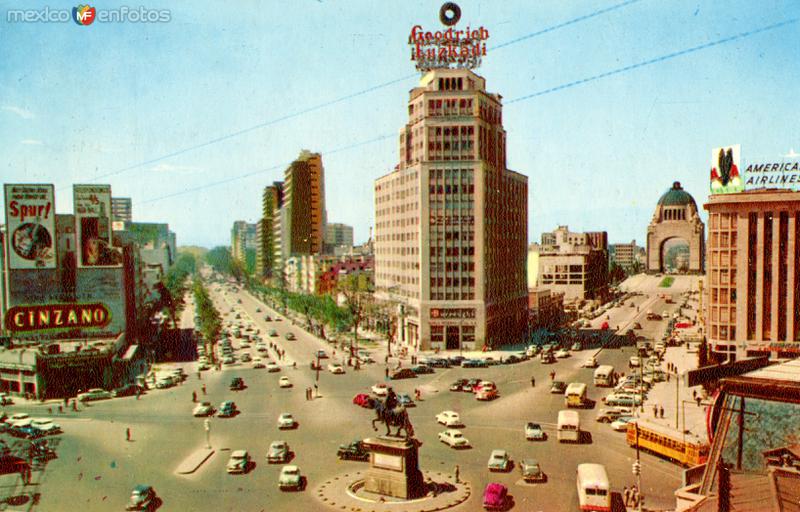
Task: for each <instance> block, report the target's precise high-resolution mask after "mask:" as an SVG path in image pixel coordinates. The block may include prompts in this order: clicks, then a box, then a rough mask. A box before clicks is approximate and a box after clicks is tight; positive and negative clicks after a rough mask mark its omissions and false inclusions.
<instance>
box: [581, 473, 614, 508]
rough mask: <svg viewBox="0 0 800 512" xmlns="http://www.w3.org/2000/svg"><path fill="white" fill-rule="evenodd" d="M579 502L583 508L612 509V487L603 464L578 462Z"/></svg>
mask: <svg viewBox="0 0 800 512" xmlns="http://www.w3.org/2000/svg"><path fill="white" fill-rule="evenodd" d="M578 503H579V504H580V508H581V510H605V511H609V512H610V511H611V487H610V486H609V484H608V474H607V473H606V468H605V466H603V465H602V464H578Z"/></svg>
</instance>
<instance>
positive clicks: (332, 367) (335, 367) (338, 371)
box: [328, 364, 344, 375]
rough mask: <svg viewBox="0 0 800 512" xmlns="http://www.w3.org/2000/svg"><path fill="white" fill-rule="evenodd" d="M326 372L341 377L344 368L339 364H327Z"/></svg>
mask: <svg viewBox="0 0 800 512" xmlns="http://www.w3.org/2000/svg"><path fill="white" fill-rule="evenodd" d="M328 371H329V372H331V373H332V374H334V375H343V374H344V368H343V367H342V365H340V364H329V365H328Z"/></svg>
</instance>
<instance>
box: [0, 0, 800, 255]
mask: <svg viewBox="0 0 800 512" xmlns="http://www.w3.org/2000/svg"><path fill="white" fill-rule="evenodd" d="M55 3H56V2H52V3H50V4H48V3H43V2H38V1H27V0H26V1H23V0H17V1H16V2H3V4H2V7H1V9H2V12H1V15H2V18H0V43H2V44H0V154H1V155H2V156H3V162H2V163H0V165H1V166H2V167H0V168H1V169H2V181H3V182H45V183H54V184H55V185H56V190H57V192H56V207H57V210H58V211H60V212H69V211H71V209H72V192H71V186H72V184H73V183H76V182H98V183H110V184H111V186H112V190H113V194H114V195H115V196H130V197H132V198H133V211H134V219H135V220H140V221H159V222H168V223H169V224H170V226H171V227H172V229H173V230H174V231H176V233H177V236H178V242H179V244H190V243H191V244H200V245H206V246H211V245H215V244H220V243H224V244H228V243H229V242H230V227H231V224H232V222H233V221H234V220H237V219H244V220H248V221H251V222H253V221H255V220H256V219H257V218H258V217H259V216H260V211H261V191H262V189H263V187H264V186H265V185H267V184H269V183H271V182H272V181H274V180H278V179H281V178H282V176H283V169H284V167H285V166H286V164H288V163H289V162H290V161H291V160H292V159H294V158H295V157H296V156H297V154H298V153H299V151H300V150H301V149H303V148H307V149H310V150H312V151H319V152H321V153H322V155H323V162H324V165H325V174H326V184H325V186H326V201H327V209H328V219H329V221H330V222H344V223H347V224H351V225H353V226H354V227H355V236H356V240H357V241H363V240H364V239H366V237H367V234H368V229H369V226H371V225H372V222H373V217H374V215H373V193H372V191H373V182H374V180H375V178H377V177H379V176H381V175H383V174H385V173H387V172H389V171H390V170H391V169H392V168H393V167H394V165H395V164H396V163H397V160H398V155H397V133H398V130H399V129H400V127H401V126H402V125H403V124H404V123H405V121H406V119H407V115H406V102H407V100H408V91H409V90H410V89H411V88H413V87H414V86H415V84H416V82H417V80H418V78H419V75H418V74H417V73H416V72H415V71H414V67H413V64H412V63H411V62H410V60H409V55H410V52H409V49H408V46H407V39H408V35H409V32H410V30H411V28H412V27H413V26H414V25H416V24H421V25H423V26H424V27H426V28H428V27H429V28H431V29H436V28H439V27H441V25H440V23H439V21H438V11H439V7H440V6H441V4H442V2H441V1H439V2H413V1H402V2H400V1H398V2H357V1H341V0H322V1H316V0H307V1H300V0H298V1H292V2H289V1H286V2H256V1H247V2H244V1H242V2H227V3H225V2H204V1H193V2H183V3H181V4H177V3H175V2H170V3H167V2H157V1H150V0H145V2H144V3H141V5H144V7H146V8H148V9H169V10H170V13H169V15H170V21H169V22H168V23H131V22H128V23H102V22H100V21H97V22H95V23H93V24H92V25H89V26H79V25H78V24H76V23H74V22H72V21H69V22H66V23H9V22H8V17H7V10H8V9H18V8H22V7H24V8H27V9H42V8H44V7H46V6H48V5H49V6H50V9H56V8H57V7H56V6H55V5H54V4H55ZM458 3H459V5H460V6H461V8H462V12H463V16H462V21H461V23H460V24H459V26H461V25H465V24H469V25H471V26H473V27H475V26H480V25H483V26H485V27H486V28H488V30H489V31H490V38H489V41H488V46H489V48H490V49H491V48H493V47H496V46H499V47H498V48H497V49H494V50H490V52H489V55H488V56H487V57H486V58H485V59H484V62H483V65H482V66H481V68H480V69H479V70H478V73H479V74H481V75H483V76H484V77H485V78H486V81H487V86H488V89H489V90H490V91H492V92H497V93H499V94H501V95H502V96H503V98H504V100H503V101H504V103H505V107H504V124H505V128H506V130H507V132H508V164H509V167H510V168H511V169H513V170H516V171H518V172H521V173H523V174H526V175H527V176H528V177H529V188H530V193H529V219H528V222H529V234H528V237H529V239H530V240H537V239H538V238H539V235H540V233H541V232H542V231H549V230H552V229H553V228H555V227H556V226H557V225H558V224H568V225H569V226H570V228H572V229H573V230H581V231H583V230H607V231H608V233H609V239H610V241H611V242H627V241H630V240H631V239H634V238H635V239H636V240H637V241H639V242H640V243H643V242H644V239H645V233H646V227H647V224H648V223H649V221H650V217H651V215H652V211H653V208H654V206H655V202H656V201H657V199H658V197H659V196H660V195H661V194H662V193H663V192H664V191H665V190H667V189H668V188H669V187H670V185H671V184H672V181H674V180H679V181H681V182H682V183H683V184H684V187H685V188H686V189H687V190H688V191H689V192H690V193H692V194H693V195H694V197H695V198H696V200H697V201H698V203H700V204H701V205H702V203H703V202H704V201H705V200H706V198H707V196H708V179H707V176H708V167H709V160H710V153H711V148H713V147H715V146H720V145H727V144H735V143H740V144H741V145H742V159H743V161H745V162H746V161H776V160H779V159H780V158H781V155H785V154H787V153H789V151H790V149H792V148H794V149H796V150H800V140H798V139H799V137H798V128H797V118H798V104H797V102H798V98H799V97H800V95H799V94H798V92H800V86H798V85H797V76H800V59H798V54H797V52H798V43H797V33H798V28H799V27H800V23H798V22H797V18H798V17H800V4H798V3H797V2H793V1H786V2H766V1H764V2H762V1H759V2H751V1H698V0H695V1H691V2H690V1H684V0H671V1H669V2H664V1H660V0H628V1H624V0H601V1H590V0H558V1H535V2H531V1H525V2H509V1H503V2H498V1H496V0H495V1H478V0H471V1H467V0H462V1H459V2H458ZM262 4H263V5H262ZM64 5H65V8H68V9H71V7H72V6H73V5H67V4H64ZM92 5H94V6H95V7H97V8H98V9H108V8H113V7H115V6H117V5H131V6H136V7H137V8H138V6H139V5H140V2H133V3H129V4H125V3H122V4H113V3H110V2H109V3H104V4H103V5H99V4H92ZM266 6H269V7H266ZM787 21H790V22H789V23H785V24H783V25H781V26H777V27H773V26H774V25H776V24H779V23H782V22H787ZM769 27H773V28H769ZM764 28H767V30H761V29H764ZM740 34H741V35H742V36H741V37H739V38H736V39H733V40H730V41H727V42H724V43H721V44H711V45H710V46H704V45H709V43H715V42H718V41H722V40H726V39H728V38H730V37H732V36H737V35H740ZM520 38H522V39H520ZM505 43H511V44H505ZM685 50H693V51H689V52H686V53H681V52H684V51H685ZM661 57H665V59H663V60H662V59H660V58H661ZM639 63H647V64H646V65H643V66H635V65H636V64H639ZM630 66H633V67H630ZM615 71H619V72H615ZM593 77H597V78H595V79H591V78H593ZM584 79H590V80H587V81H585V82H579V81H581V80H584ZM576 82H579V83H576ZM569 84H574V85H570V86H568V87H563V88H562V87H561V86H564V85H569ZM364 91H366V92H364ZM336 100H340V101H336ZM331 102H333V103H332V104H331ZM320 105H324V106H322V107H320V108H314V107H319V106H320ZM701 208H702V206H701Z"/></svg>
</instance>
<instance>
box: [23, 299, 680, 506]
mask: <svg viewBox="0 0 800 512" xmlns="http://www.w3.org/2000/svg"><path fill="white" fill-rule="evenodd" d="M212 295H213V297H214V300H215V301H216V302H217V304H218V306H219V309H220V310H221V311H222V312H224V313H226V314H230V313H229V312H230V309H231V307H234V306H233V305H234V304H236V302H237V300H239V299H241V301H242V304H241V305H238V304H237V305H236V306H235V307H236V308H241V309H242V310H243V311H244V313H245V314H243V315H242V316H250V317H251V318H252V319H253V321H254V322H255V324H256V327H257V328H259V329H260V330H261V335H262V337H264V339H265V340H271V341H273V342H276V343H279V344H280V345H281V346H282V347H283V348H284V349H285V350H286V354H287V361H286V362H283V363H282V364H284V365H285V366H283V368H282V370H281V371H280V372H278V373H268V372H267V371H266V370H261V369H258V370H257V369H252V368H250V366H251V364H245V365H242V366H238V367H233V368H225V369H223V370H222V371H220V372H217V371H208V372H203V375H202V380H198V378H197V375H196V373H195V372H194V371H191V370H193V368H194V366H193V365H192V364H189V365H188V367H187V373H189V378H188V380H187V381H186V382H185V383H184V384H182V385H180V386H178V387H174V388H171V389H167V390H152V391H150V392H148V394H147V395H144V396H142V398H141V400H136V398H120V399H114V400H106V401H102V402H94V403H92V404H91V405H90V406H88V407H84V408H82V410H81V411H80V412H77V413H75V412H69V413H65V414H61V415H59V414H58V413H55V414H54V415H53V416H54V417H55V418H56V420H57V421H58V422H60V423H61V425H62V426H63V428H64V432H65V433H64V434H63V435H62V437H63V440H62V443H61V445H60V447H59V457H58V459H56V460H54V461H52V462H51V463H50V464H49V466H48V467H47V470H46V472H45V473H44V474H43V475H42V482H41V483H40V484H39V485H38V486H37V491H38V492H40V493H41V501H40V505H39V508H38V510H47V511H51V510H52V511H58V510H78V509H80V510H82V511H85V512H90V511H106V510H121V509H123V508H124V505H125V503H126V501H127V497H128V495H129V493H130V490H131V488H132V487H133V486H134V485H135V484H137V483H148V484H151V485H153V486H154V487H155V489H156V491H157V492H158V494H159V496H161V497H162V499H163V504H162V506H161V508H160V509H159V510H165V511H166V510H181V511H183V510H198V511H199V510H230V511H249V510H253V511H259V510H316V509H323V506H322V504H321V503H320V502H319V501H317V500H316V498H315V497H314V496H313V493H312V490H313V489H314V487H315V486H316V485H318V484H320V483H322V482H323V481H324V480H327V479H328V478H331V477H333V476H336V475H338V474H341V473H344V472H347V471H352V470H353V469H354V468H356V467H366V464H365V463H361V462H342V461H338V460H337V458H336V449H337V447H338V445H339V444H340V443H345V442H348V441H350V440H353V439H357V438H365V437H368V436H372V435H375V432H373V430H372V428H371V425H370V420H371V419H372V417H373V413H372V411H370V410H367V409H362V408H359V407H357V406H355V405H353V404H352V403H351V400H352V397H353V395H354V394H356V393H358V392H368V390H369V387H370V386H371V385H372V384H374V383H376V382H382V381H383V380H384V365H383V364H374V365H367V366H365V367H362V369H361V370H360V371H353V370H352V369H350V368H348V369H347V370H348V372H347V374H346V375H332V374H330V373H328V372H321V373H320V381H319V389H320V394H321V397H320V398H317V399H315V400H313V401H307V400H306V399H305V393H304V389H305V388H306V387H309V386H313V384H314V378H315V372H313V371H311V370H310V369H309V365H308V362H309V361H310V359H311V358H312V355H313V353H314V352H315V351H316V350H317V349H319V348H325V349H326V350H327V351H328V353H329V354H332V350H331V348H330V347H329V346H327V345H326V344H325V343H324V342H322V341H320V340H318V339H316V338H314V337H312V336H310V335H308V334H307V333H305V332H304V331H302V330H301V329H300V328H298V327H296V326H293V325H292V324H291V323H290V322H289V321H287V320H285V319H284V320H283V321H280V322H275V321H273V322H269V323H268V322H265V321H264V319H263V317H264V315H265V314H267V313H268V314H270V315H273V316H274V315H275V313H274V311H272V310H270V309H268V308H266V307H265V306H264V305H263V304H261V303H260V302H258V301H257V300H256V299H255V298H253V297H252V296H250V295H249V294H247V293H235V294H227V295H226V296H223V295H221V294H220V293H217V292H215V291H214V292H212ZM633 300H634V302H636V303H637V304H639V305H640V308H639V309H640V312H639V313H638V314H637V313H636V309H635V307H634V308H630V307H628V306H625V307H621V308H618V309H615V310H611V311H609V313H608V314H609V316H610V320H609V322H610V324H611V325H612V326H615V325H616V324H617V323H620V324H622V323H624V322H632V321H636V320H637V317H639V316H643V315H644V314H645V312H646V310H647V309H652V310H653V311H657V312H661V311H663V310H664V309H669V308H671V309H673V310H674V309H675V308H676V307H677V306H676V305H675V304H670V305H667V304H665V303H663V301H662V300H661V299H655V300H653V299H652V298H648V297H635V298H634V299H633ZM678 302H679V301H678ZM256 308H261V309H262V310H263V311H262V312H261V313H257V312H256ZM640 321H641V323H642V326H643V327H644V329H643V330H642V334H643V335H645V336H649V337H654V338H660V336H661V334H662V333H663V329H664V325H665V322H647V321H644V320H643V319H642V320H640ZM271 328H274V329H276V330H277V331H278V333H279V335H280V336H279V337H277V338H269V337H268V336H266V333H267V332H268V330H269V329H271ZM288 331H292V332H293V333H294V334H295V335H296V336H297V340H295V341H287V340H285V337H284V335H285V333H286V332H288ZM234 345H236V344H235V343H234ZM252 352H253V353H254V354H255V350H254V349H253V350H252ZM270 355H271V356H272V359H273V360H274V359H275V357H274V356H275V354H274V352H270ZM590 355H591V353H590V352H588V351H582V352H575V353H573V355H572V357H570V358H568V359H564V360H559V361H558V362H557V363H555V364H553V365H543V364H541V363H540V362H539V360H538V359H534V360H531V361H527V362H524V363H520V364H516V365H505V366H494V367H490V368H483V369H462V368H453V369H446V370H437V371H436V373H435V374H433V375H426V376H421V377H420V378H417V379H410V380H406V381H397V382H394V383H393V386H394V388H395V389H396V390H397V391H398V392H407V393H409V394H410V395H412V396H413V390H414V388H416V387H419V388H421V389H422V396H423V400H422V401H421V402H419V403H418V404H417V405H416V406H415V407H412V408H410V409H409V415H410V418H411V421H412V423H413V425H414V428H415V430H416V435H417V438H418V439H420V440H421V441H422V442H423V445H422V446H421V448H420V466H421V467H422V468H423V469H432V470H440V471H446V472H452V470H453V468H454V466H455V465H456V464H458V465H459V467H460V473H461V478H462V479H464V480H466V481H468V482H470V484H471V485H472V487H473V493H472V496H471V498H470V499H469V500H468V501H467V502H466V503H465V504H463V505H461V506H460V507H459V510H478V509H480V508H481V507H480V499H481V495H482V490H483V488H484V487H485V485H486V484H487V483H489V482H502V483H505V484H506V485H508V486H509V489H510V494H511V495H512V496H513V497H514V501H515V504H516V508H517V509H519V510H553V511H555V510H575V509H576V508H577V494H576V489H575V468H576V466H577V465H578V464H579V463H582V462H600V463H602V464H604V465H605V466H606V468H607V470H608V473H609V477H610V480H611V484H612V487H613V488H614V489H615V490H617V491H621V489H622V487H623V486H625V485H631V484H632V483H633V476H632V473H631V464H632V462H633V461H634V458H635V452H634V450H632V449H631V448H629V447H628V446H627V445H626V443H625V435H624V434H622V433H617V432H613V431H612V430H611V429H610V428H609V426H608V425H604V424H599V423H596V422H595V421H594V418H595V416H596V413H597V408H599V406H598V407H596V408H595V409H594V410H591V409H585V410H580V413H579V414H580V417H581V422H582V428H583V429H584V430H585V431H587V432H588V433H589V435H590V438H591V442H590V443H588V444H580V445H567V444H559V443H558V442H557V441H556V439H555V437H556V436H555V423H556V417H557V414H558V411H559V410H560V409H563V408H564V404H563V396H562V395H555V394H550V393H549V385H548V384H549V381H550V377H549V373H550V372H551V371H555V372H556V380H563V381H566V382H573V381H581V382H586V383H589V384H590V386H589V397H590V398H592V399H594V400H597V401H598V402H599V400H600V398H601V397H602V396H604V395H605V394H607V393H608V390H607V389H604V388H595V387H594V385H592V384H591V379H592V371H593V370H591V369H584V368H580V365H581V363H582V362H583V361H584V360H585V359H586V358H588V357H589V356H590ZM631 355H633V351H632V349H631V348H628V349H623V350H619V349H615V350H604V351H602V352H601V353H600V354H599V355H598V360H599V363H600V364H612V365H614V366H615V368H617V369H618V371H627V360H628V357H630V356H631ZM340 356H341V354H340V353H339V352H337V357H340ZM376 359H378V360H379V361H383V357H382V356H381V357H380V358H376ZM291 361H297V362H298V365H297V369H293V368H292V367H291V366H290V365H289V363H290V362H291ZM326 363H327V361H323V367H324V366H325V365H326ZM282 375H287V376H288V377H289V378H290V379H291V381H292V382H293V384H294V387H293V388H290V389H280V388H279V387H278V379H279V377H280V376H282ZM233 376H240V377H243V378H244V380H245V382H246V384H247V388H246V389H245V390H243V391H239V392H232V391H229V390H228V383H229V381H230V378H231V377H233ZM460 377H482V378H486V379H491V380H494V381H495V382H496V383H497V385H498V387H499V390H500V397H499V398H498V399H496V400H494V401H492V402H488V403H487V402H478V401H477V400H475V398H474V396H473V395H472V394H471V393H463V392H458V393H455V392H450V391H448V389H447V388H448V386H449V384H450V383H451V382H452V381H454V380H455V379H457V378H460ZM531 377H534V378H535V379H536V386H535V387H531ZM202 384H205V385H206V388H207V395H206V396H205V397H204V396H202V391H201V385H202ZM192 391H194V392H196V393H197V394H198V395H200V397H199V398H200V399H205V400H209V401H211V402H212V403H214V404H215V405H218V404H219V402H221V401H223V400H234V401H235V402H236V404H237V405H238V407H239V409H240V410H241V414H239V415H238V416H236V417H234V418H230V419H222V418H212V419H211V444H212V445H213V447H214V448H215V449H216V453H215V455H214V456H213V457H212V458H211V459H209V460H208V461H207V462H206V463H205V464H203V466H202V467H201V468H200V469H199V470H198V471H197V472H196V473H194V474H192V475H186V476H183V475H178V474H176V473H175V470H176V468H177V466H178V465H179V464H180V463H181V461H182V460H184V459H185V458H186V457H188V456H189V455H190V454H191V453H192V452H194V451H195V450H197V449H199V448H201V447H203V446H204V445H205V433H204V431H203V420H202V419H200V418H194V417H192V415H191V410H192V408H193V406H194V404H193V403H192V397H191V395H192ZM47 406H52V405H50V404H49V405H46V406H28V407H26V406H22V405H20V406H15V407H13V409H15V410H25V411H31V412H34V411H35V412H36V415H44V416H47V411H46V410H43V409H46V407H47ZM448 409H450V410H454V411H457V412H459V413H460V414H461V418H462V420H463V421H464V422H465V424H466V427H465V428H463V429H462V430H463V432H464V435H465V436H466V437H467V438H468V439H469V440H470V442H471V444H472V448H471V449H469V450H460V451H456V450H452V449H450V448H448V447H447V446H446V445H444V444H441V443H439V442H438V440H437V433H438V432H439V431H441V430H443V429H444V427H442V426H441V425H439V424H437V423H436V421H435V419H434V416H435V415H436V414H437V413H439V412H441V411H443V410H448ZM282 412H290V413H292V414H294V416H295V418H296V419H297V420H298V422H299V428H297V429H296V430H291V431H279V430H278V428H277V425H276V421H277V417H278V415H279V414H280V413H282ZM526 421H535V422H539V423H542V424H543V425H544V427H545V430H546V431H547V433H548V434H549V438H548V439H547V440H546V441H544V442H530V441H525V439H524V434H523V425H524V423H525V422H526ZM126 428H130V429H131V433H132V441H131V442H128V441H126V440H125V430H126ZM279 439H282V440H286V441H287V442H288V443H289V445H290V448H291V450H292V452H293V453H294V459H293V460H292V463H294V464H297V465H299V466H300V469H301V471H302V473H303V475H305V476H306V478H307V480H308V488H307V490H305V491H304V492H297V493H284V492H280V491H279V490H278V489H277V479H278V474H279V470H280V466H281V465H280V464H277V465H270V464H267V462H266V459H265V456H266V451H267V448H268V446H269V444H270V442H271V441H273V440H279ZM495 448H503V449H506V450H508V451H509V453H510V455H511V457H512V459H513V460H514V461H519V460H521V459H523V458H536V459H538V460H539V461H540V463H541V464H542V467H543V470H544V471H545V473H546V474H547V476H548V481H547V483H544V484H533V485H529V484H524V483H522V482H521V481H520V475H519V470H518V468H517V467H516V466H515V467H514V469H513V471H511V472H510V473H505V474H503V473H490V472H489V471H488V470H487V468H486V462H487V460H488V457H489V453H490V452H491V450H492V449H495ZM237 449H246V450H248V451H249V452H250V454H251V456H252V457H253V459H254V461H255V463H256V465H255V467H254V468H253V469H252V470H251V471H250V472H249V473H248V474H245V475H228V474H227V473H226V472H225V464H226V463H227V460H228V456H229V454H230V451H231V450H237ZM642 462H643V470H642V474H643V477H642V482H643V490H644V493H645V495H646V496H647V504H648V505H649V506H653V507H659V506H661V507H664V508H667V507H672V506H674V503H675V500H674V497H673V491H674V490H675V489H676V488H677V487H678V486H679V485H680V468H678V467H677V466H675V465H674V464H671V463H669V462H666V461H663V460H660V459H658V458H655V457H652V456H649V455H646V454H643V455H642Z"/></svg>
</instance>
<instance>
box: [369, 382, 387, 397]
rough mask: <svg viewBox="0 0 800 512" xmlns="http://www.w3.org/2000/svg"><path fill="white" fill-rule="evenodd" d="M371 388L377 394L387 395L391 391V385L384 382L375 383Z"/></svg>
mask: <svg viewBox="0 0 800 512" xmlns="http://www.w3.org/2000/svg"><path fill="white" fill-rule="evenodd" d="M371 389H372V392H373V393H374V394H375V396H386V394H387V393H388V392H389V386H387V385H386V384H384V383H383V382H379V383H377V384H375V385H374V386H372V388H371Z"/></svg>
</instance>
